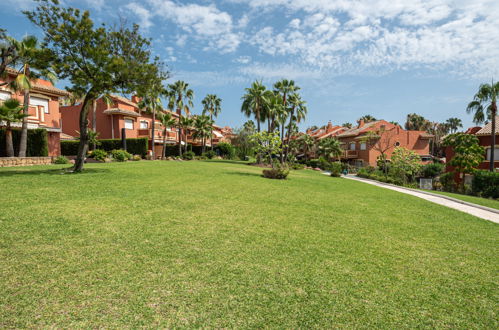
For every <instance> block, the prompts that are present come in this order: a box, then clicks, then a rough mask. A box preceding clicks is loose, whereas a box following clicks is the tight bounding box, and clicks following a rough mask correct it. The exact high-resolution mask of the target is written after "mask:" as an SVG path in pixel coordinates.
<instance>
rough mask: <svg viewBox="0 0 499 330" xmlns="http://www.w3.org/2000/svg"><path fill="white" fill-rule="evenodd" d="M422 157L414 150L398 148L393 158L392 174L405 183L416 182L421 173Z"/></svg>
mask: <svg viewBox="0 0 499 330" xmlns="http://www.w3.org/2000/svg"><path fill="white" fill-rule="evenodd" d="M421 167H422V164H421V157H420V156H419V155H418V154H417V153H415V152H414V151H412V150H409V149H406V148H404V147H396V148H395V149H394V150H393V153H392V157H391V165H390V172H391V173H392V174H393V175H395V176H398V177H400V178H401V179H402V181H403V182H404V183H407V182H408V181H412V180H414V178H415V177H416V176H417V175H418V173H419V172H420V171H421Z"/></svg>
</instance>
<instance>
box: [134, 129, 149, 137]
mask: <svg viewBox="0 0 499 330" xmlns="http://www.w3.org/2000/svg"><path fill="white" fill-rule="evenodd" d="M137 136H138V137H148V138H150V137H151V130H150V129H149V128H141V129H139V130H138V132H137Z"/></svg>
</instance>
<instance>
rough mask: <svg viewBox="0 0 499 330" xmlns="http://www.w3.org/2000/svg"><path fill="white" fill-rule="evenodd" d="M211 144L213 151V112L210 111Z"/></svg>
mask: <svg viewBox="0 0 499 330" xmlns="http://www.w3.org/2000/svg"><path fill="white" fill-rule="evenodd" d="M210 120H211V124H210V146H211V151H213V114H212V113H210Z"/></svg>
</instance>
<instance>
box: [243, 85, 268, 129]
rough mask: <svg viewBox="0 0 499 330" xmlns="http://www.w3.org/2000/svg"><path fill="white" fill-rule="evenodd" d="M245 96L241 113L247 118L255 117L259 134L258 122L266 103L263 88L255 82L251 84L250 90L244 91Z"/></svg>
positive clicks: (264, 89) (265, 94)
mask: <svg viewBox="0 0 499 330" xmlns="http://www.w3.org/2000/svg"><path fill="white" fill-rule="evenodd" d="M245 91H246V94H244V95H243V97H242V100H243V104H242V105H241V112H242V113H244V114H245V115H246V116H247V117H250V116H251V115H254V116H255V119H256V125H257V132H260V122H261V117H262V112H263V111H264V110H263V108H264V106H265V103H266V102H267V95H268V93H266V88H265V86H264V85H263V84H262V83H261V82H259V81H255V82H253V84H251V87H250V88H246V89H245Z"/></svg>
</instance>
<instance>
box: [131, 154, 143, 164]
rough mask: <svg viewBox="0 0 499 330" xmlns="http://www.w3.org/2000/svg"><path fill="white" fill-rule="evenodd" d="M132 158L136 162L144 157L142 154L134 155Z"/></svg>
mask: <svg viewBox="0 0 499 330" xmlns="http://www.w3.org/2000/svg"><path fill="white" fill-rule="evenodd" d="M132 160H133V161H134V162H138V161H140V160H142V157H140V155H133V157H132Z"/></svg>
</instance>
